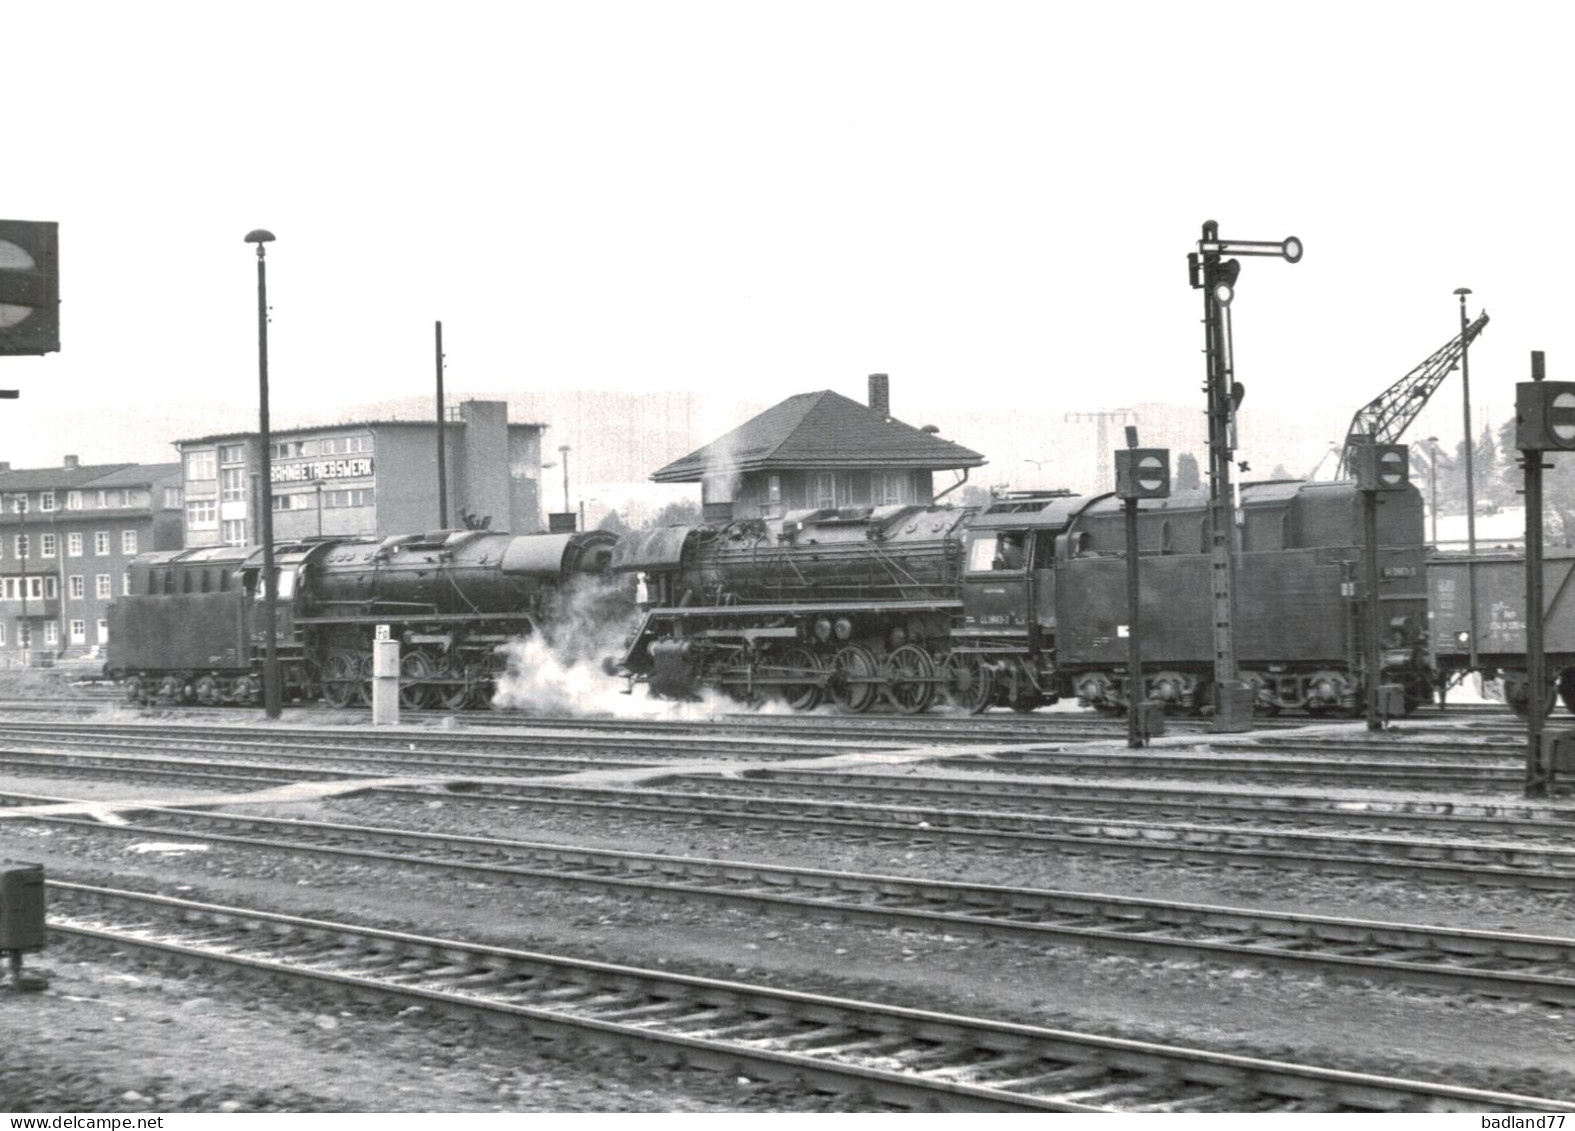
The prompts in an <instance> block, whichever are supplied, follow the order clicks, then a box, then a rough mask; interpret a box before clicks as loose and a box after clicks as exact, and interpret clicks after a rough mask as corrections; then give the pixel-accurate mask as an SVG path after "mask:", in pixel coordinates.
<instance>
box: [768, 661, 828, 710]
mask: <svg viewBox="0 0 1575 1131" xmlns="http://www.w3.org/2000/svg"><path fill="white" fill-rule="evenodd" d="M773 667H775V668H776V670H777V673H778V675H779V676H781V677H792V676H799V675H802V676H805V677H806V679H805V682H803V683H779V684H777V685H776V694H777V695H779V696H780V697H781V699H782V702H784V703H786V704H787V705H788V706H789V707H791V708H793V710H795V711H813V710H814V709H815V708H816V707H818V706H820V698H821V690H820V672H821V666H820V659H819V657H817V656H816V655H815V653H813V652H811V651H810V650H809V649H808V648H805V647H803V646H801V645H795V646H794V647H792V648H789V649H787V650H786V651H785V652H783V653H782V655H781V656H779V657H777V662H776V664H774V665H773Z"/></svg>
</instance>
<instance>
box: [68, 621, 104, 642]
mask: <svg viewBox="0 0 1575 1131" xmlns="http://www.w3.org/2000/svg"><path fill="white" fill-rule="evenodd" d="M99 623H101V624H102V623H103V622H102V621H101V622H99ZM71 643H73V644H86V643H87V621H85V620H74V621H72V622H71Z"/></svg>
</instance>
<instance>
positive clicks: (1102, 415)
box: [1030, 408, 1142, 494]
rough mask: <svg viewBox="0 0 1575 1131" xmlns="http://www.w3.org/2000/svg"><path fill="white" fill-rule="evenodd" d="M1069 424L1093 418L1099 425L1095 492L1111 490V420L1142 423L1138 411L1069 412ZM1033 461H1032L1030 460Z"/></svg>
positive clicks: (1115, 409) (1108, 409)
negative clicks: (1109, 426)
mask: <svg viewBox="0 0 1575 1131" xmlns="http://www.w3.org/2000/svg"><path fill="white" fill-rule="evenodd" d="M1063 419H1064V420H1065V421H1066V422H1067V423H1068V424H1083V423H1086V422H1087V421H1090V420H1092V421H1093V422H1094V423H1095V424H1097V425H1098V426H1099V433H1098V434H1099V448H1098V450H1097V451H1096V452H1095V453H1094V468H1095V472H1094V493H1095V494H1104V493H1105V492H1106V491H1109V490H1110V480H1109V479H1108V478H1107V476H1109V475H1110V474H1111V464H1110V434H1109V432H1107V431H1106V428H1107V426H1108V425H1109V424H1110V422H1111V421H1115V422H1116V423H1117V424H1140V423H1142V422H1141V421H1140V420H1138V415H1137V413H1135V412H1133V411H1132V410H1131V409H1130V408H1101V409H1096V410H1095V411H1093V412H1069V413H1067V414H1066V416H1065V417H1064V418H1063ZM1030 462H1032V461H1030Z"/></svg>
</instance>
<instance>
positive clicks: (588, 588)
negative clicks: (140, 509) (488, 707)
mask: <svg viewBox="0 0 1575 1131" xmlns="http://www.w3.org/2000/svg"><path fill="white" fill-rule="evenodd" d="M615 541H616V538H615V536H614V535H612V534H608V533H605V532H602V531H592V532H588V533H580V534H526V535H509V534H503V533H496V532H490V531H483V530H439V531H435V532H433V533H428V534H408V535H401V536H396V537H391V538H381V539H379V538H320V539H308V540H304V541H300V542H291V543H285V544H284V545H282V546H280V547H278V549H277V550H276V552H275V569H276V571H277V578H276V580H277V594H278V600H277V602H276V606H275V618H276V623H275V632H276V636H275V639H276V640H277V642H278V655H279V660H280V673H281V682H282V683H283V690H284V697H285V698H287V699H297V700H315V699H318V698H321V699H323V700H324V701H326V702H327V703H329V704H330V705H332V706H338V707H343V706H349V705H353V704H358V703H365V702H369V701H370V686H371V682H370V681H371V671H372V641H373V638H374V634H375V632H376V630H377V628H378V627H379V626H387V627H388V630H389V632H390V634H391V635H392V636H393V637H395V638H397V639H398V640H399V641H400V643H401V648H400V656H401V659H400V680H399V684H400V700H401V702H402V703H403V705H405V706H407V707H412V708H415V707H432V706H445V707H450V708H457V707H462V706H467V705H480V704H483V703H485V702H486V701H487V700H488V699H489V698H490V696H491V692H492V689H493V685H494V682H495V680H496V677H497V676H498V674H499V673H500V671H501V670H502V666H503V663H504V660H503V657H502V656H501V655H500V654H499V652H498V649H499V647H500V646H501V645H503V644H505V643H507V642H508V641H509V640H511V639H517V638H520V637H525V636H529V635H532V634H534V633H539V632H550V631H551V630H552V629H553V628H554V627H555V625H556V624H557V623H558V622H560V621H562V620H563V619H564V618H565V617H566V616H569V615H571V614H573V613H577V612H579V610H580V606H581V605H583V604H585V603H587V602H589V603H592V604H594V603H597V602H612V603H614V604H616V602H617V594H616V592H615V591H614V590H612V589H610V588H609V586H608V585H607V581H606V577H605V571H606V568H607V564H608V562H609V560H610V556H611V554H610V549H611V546H612V544H613V543H614V542H615ZM128 589H129V591H128V592H127V594H126V595H125V596H123V597H121V598H120V599H119V600H118V601H117V602H116V603H115V604H114V605H113V606H111V609H110V626H111V627H110V633H111V635H110V639H111V640H112V641H113V642H114V644H113V647H112V649H111V653H110V662H109V664H108V665H107V671H108V674H110V675H111V676H112V677H114V678H117V679H120V680H122V681H124V686H125V689H126V693H127V695H128V697H129V698H131V699H132V700H133V701H137V702H143V701H160V702H171V703H180V702H197V703H205V704H219V703H254V702H257V701H258V700H259V698H260V695H261V688H262V654H263V649H264V632H265V628H266V624H267V622H266V621H265V620H264V614H263V610H264V602H263V585H262V551H261V548H260V547H255V546H252V547H247V546H215V547H205V548H201V549H193V550H176V551H163V552H158V553H150V554H142V555H141V556H139V557H138V558H136V559H135V560H134V561H133V562H132V564H131V570H130V581H129V586H128Z"/></svg>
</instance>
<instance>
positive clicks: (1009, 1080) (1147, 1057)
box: [50, 884, 1575, 1112]
mask: <svg viewBox="0 0 1575 1131" xmlns="http://www.w3.org/2000/svg"><path fill="white" fill-rule="evenodd" d="M51 898H52V902H53V904H54V908H55V913H54V917H53V918H52V921H51V925H50V930H51V933H52V935H54V936H60V937H64V938H68V939H70V940H71V942H72V943H73V945H75V946H81V947H84V948H99V949H103V948H110V949H114V950H118V951H121V952H125V951H132V952H135V953H137V954H139V955H141V956H143V957H144V958H147V959H151V960H155V961H158V962H161V963H166V964H174V965H177V966H183V967H189V966H200V967H203V968H205V969H209V970H214V971H217V972H218V973H219V974H220V976H221V977H223V978H225V979H226V980H229V979H231V978H233V977H236V976H245V977H250V978H258V979H265V980H267V981H270V982H273V983H280V982H287V983H290V984H292V985H296V986H305V987H308V993H309V994H310V995H311V996H312V998H313V999H314V1000H315V999H318V998H321V997H323V996H329V997H342V998H349V999H351V1000H355V1001H360V1002H378V1003H381V1002H388V1001H396V1002H401V1003H405V1004H411V1003H419V1004H422V1005H423V1006H426V1007H428V1008H431V1009H434V1010H440V1011H443V1012H446V1013H462V1014H470V1015H479V1016H484V1017H486V1018H488V1019H489V1021H492V1022H494V1023H502V1022H512V1023H514V1024H516V1025H518V1026H519V1027H520V1028H522V1029H523V1030H524V1031H526V1032H528V1033H530V1034H531V1035H533V1036H536V1037H544V1038H547V1039H562V1038H565V1037H569V1036H572V1037H574V1038H577V1039H579V1040H581V1041H589V1042H592V1043H598V1044H604V1043H611V1044H615V1045H617V1046H619V1047H623V1048H635V1049H640V1050H644V1051H647V1052H649V1054H650V1055H653V1056H655V1057H657V1058H659V1059H662V1060H670V1061H682V1062H684V1063H687V1064H692V1065H698V1066H703V1067H712V1068H718V1069H722V1070H726V1071H738V1070H740V1068H741V1067H746V1068H747V1071H748V1072H749V1073H750V1074H751V1075H756V1076H760V1077H762V1078H774V1079H787V1080H797V1081H803V1082H804V1083H806V1084H807V1085H809V1086H811V1087H818V1088H822V1089H831V1090H838V1091H861V1092H865V1093H868V1094H870V1095H872V1096H874V1097H875V1098H877V1099H881V1100H886V1101H889V1102H895V1103H901V1104H904V1105H908V1106H914V1107H922V1108H927V1109H940V1110H969V1111H977V1110H1041V1111H1078V1112H1095V1111H1126V1112H1139V1111H1142V1112H1147V1111H1156V1112H1157V1111H1167V1112H1168V1111H1198V1112H1210V1111H1235V1112H1245V1111H1275V1112H1278V1111H1351V1112H1355V1111H1363V1112H1373V1111H1384V1112H1388V1111H1471V1112H1477V1111H1492V1112H1500V1111H1517V1112H1562V1111H1570V1110H1575V1105H1571V1104H1570V1103H1568V1102H1565V1101H1563V1100H1559V1099H1551V1098H1541V1097H1535V1096H1522V1095H1512V1094H1504V1093H1498V1092H1487V1091H1480V1090H1476V1089H1471V1088H1463V1087H1458V1086H1452V1085H1448V1084H1441V1083H1435V1082H1429V1081H1421V1080H1400V1079H1395V1078H1392V1077H1382V1076H1373V1075H1364V1074H1361V1073H1355V1072H1347V1071H1338V1070H1332V1069H1328V1068H1322V1067H1317V1066H1307V1065H1296V1064H1289V1063H1284V1062H1275V1061H1265V1060H1256V1059H1252V1058H1248V1057H1242V1056H1235V1055H1231V1054H1226V1053H1219V1052H1213V1051H1210V1050H1204V1049H1189V1048H1180V1047H1176V1046H1167V1045H1160V1044H1155V1043H1147V1042H1141V1041H1133V1040H1125V1039H1118V1038H1112V1037H1105V1036H1100V1035H1097V1034H1087V1033H1075V1032H1069V1031H1065V1030H1053V1029H1043V1028H1037V1027H1034V1026H1030V1025H1021V1024H1012V1023H1006V1022H998V1021H991V1020H988V1019H980V1018H969V1017H961V1016H957V1015H952V1014H943V1013H934V1012H927V1011H922V1010H916V1009H909V1008H902V1007H894V1006H886V1005H882V1004H879V1003H874V1002H865V1001H854V1000H849V999H845V998H836V997H830V996H826V995H821V994H811V993H802V992H795V991H789V990H780V989H775V988H771V987H767V986H761V985H747V984H742V983H737V982H729V981H722V980H718V979H709V978H697V977H692V976H687V975H680V974H670V973H666V972H661V971H652V970H641V969H638V968H634V967H627V966H614V965H610V964H605V963H594V962H586V961H582V960H577V959H571V958H563V957H558V956H552V955H543V954H535V953H530V952H524V951H517V950H509V949H505V948H501V947H490V946H478V945H474V944H467V943H463V942H459V941H456V940H451V939H437V938H430V937H424V936H418V935H412V934H404V933H397V932H392V931H383V930H374V929H370V928H365V927H358V926H353V925H348V924H342V923H330V922H324V921H322V920H313V919H303V918H299V917H294V916H286V915H278V914H273V913H269V912H263V911H251V910H246V909H241V908H233V907H222V906H215V905H207V904H199V903H195V902H192V901H187V900H176V899H170V898H167V897H161V896H150V895H142V894H138V893H131V892H123V891H114V890H111V889H105V888H96V887H88V886H83V885H65V884H52V885H51Z"/></svg>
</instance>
